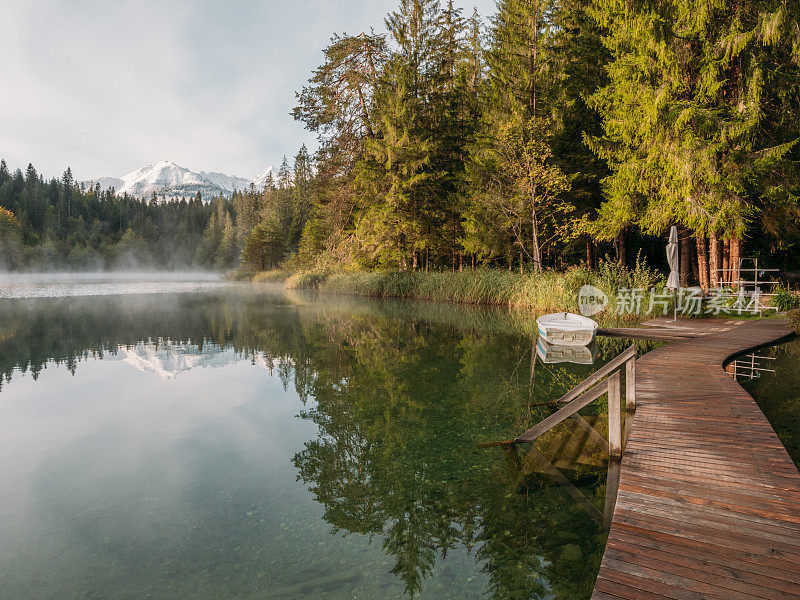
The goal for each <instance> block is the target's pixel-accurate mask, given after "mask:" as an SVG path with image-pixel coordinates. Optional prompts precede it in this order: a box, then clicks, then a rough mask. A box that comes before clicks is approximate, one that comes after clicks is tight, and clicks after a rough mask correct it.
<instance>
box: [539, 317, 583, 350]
mask: <svg viewBox="0 0 800 600" xmlns="http://www.w3.org/2000/svg"><path fill="white" fill-rule="evenodd" d="M536 324H537V325H538V326H539V335H540V336H541V337H542V339H544V341H546V342H547V343H549V344H554V345H557V346H588V345H589V344H591V343H592V340H594V336H595V334H596V333H597V327H598V325H597V321H593V320H592V319H590V318H589V317H584V316H582V315H576V314H574V313H566V312H563V313H552V314H549V315H542V316H541V317H539V318H538V319H536Z"/></svg>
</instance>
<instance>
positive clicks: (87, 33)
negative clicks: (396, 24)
mask: <svg viewBox="0 0 800 600" xmlns="http://www.w3.org/2000/svg"><path fill="white" fill-rule="evenodd" d="M395 4H396V3H395V2H393V1H391V2H390V1H388V0H351V1H350V2H331V1H330V0H308V1H301V2H285V0H281V1H272V0H271V1H263V2H253V1H230V2H214V1H210V0H205V1H194V2H192V1H188V0H181V1H168V0H160V1H156V0H135V1H132V0H129V1H118V2H113V3H110V2H99V1H87V0H77V1H57V0H51V1H32V2H25V3H11V2H6V3H5V6H4V7H2V8H0V11H2V14H1V15H0V56H3V57H5V60H4V64H3V67H2V79H3V82H4V84H3V87H4V91H3V93H2V94H0V156H2V157H4V158H5V159H6V160H7V162H8V163H9V165H10V166H11V167H12V168H13V167H17V166H19V167H23V168H24V166H25V165H27V163H28V162H33V163H34V164H35V165H36V166H37V168H38V169H39V170H40V172H43V173H45V174H46V175H47V176H56V175H58V174H60V173H61V172H62V171H63V170H64V169H65V168H66V166H67V165H70V166H72V168H73V171H74V172H75V173H76V175H77V177H78V178H79V179H89V178H95V177H100V176H107V175H112V176H119V175H123V174H125V173H128V172H130V171H132V170H134V169H136V168H138V167H140V166H142V165H144V164H147V163H151V162H156V161H159V160H165V159H169V160H173V161H175V162H177V163H178V164H181V165H184V166H186V167H188V168H190V169H193V170H198V171H199V170H216V171H223V172H227V173H230V174H236V175H240V176H244V177H252V176H254V175H255V174H256V173H257V172H259V171H260V170H262V169H263V168H264V167H265V166H266V165H269V164H278V163H279V162H280V159H281V156H282V155H283V154H287V155H290V156H291V155H292V154H293V153H294V152H296V150H297V148H299V146H300V145H301V144H302V143H306V144H308V145H309V146H313V144H314V137H313V136H312V135H311V134H309V133H308V132H306V131H304V130H303V128H302V126H301V125H300V124H299V123H296V122H294V121H293V120H292V118H291V116H289V113H290V111H291V109H292V107H293V106H294V93H295V91H297V90H299V89H300V88H301V87H302V85H303V83H304V82H305V81H306V80H307V79H308V77H309V76H310V74H311V71H312V70H313V69H314V68H315V67H316V66H317V65H318V64H319V62H320V61H321V59H322V53H321V49H322V48H323V47H324V46H325V45H326V44H327V42H328V40H329V39H330V37H331V35H332V34H333V33H334V32H343V31H347V32H348V33H357V32H360V31H364V30H367V29H369V28H370V27H371V26H372V27H375V28H376V29H382V28H383V17H384V15H385V14H386V13H387V12H388V11H389V10H392V9H393V8H394V6H395ZM478 4H479V9H480V10H482V12H483V13H487V14H488V13H489V12H491V10H492V7H493V5H494V2H493V1H492V0H481V1H480V2H479V3H478ZM470 10H471V9H470ZM465 12H466V11H465Z"/></svg>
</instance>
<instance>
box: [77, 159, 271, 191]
mask: <svg viewBox="0 0 800 600" xmlns="http://www.w3.org/2000/svg"><path fill="white" fill-rule="evenodd" d="M270 172H273V173H274V169H273V168H272V167H268V168H267V169H265V170H264V171H262V172H261V173H259V175H257V176H256V178H255V179H245V178H244V177H237V176H235V175H226V174H225V173H215V172H213V171H211V172H206V171H200V172H199V173H197V172H194V171H191V170H190V169H187V168H186V167H182V166H180V165H178V164H176V163H175V162H173V161H171V160H162V161H160V162H156V163H152V164H149V165H146V166H144V167H141V168H139V169H137V170H135V171H131V172H130V173H128V174H127V175H123V176H122V177H121V178H116V177H103V178H101V179H95V180H91V181H88V182H86V183H87V184H89V185H95V184H100V187H101V189H103V190H106V189H108V188H110V187H114V188H115V190H116V193H117V194H128V195H130V196H136V197H138V198H143V197H149V196H151V195H152V194H153V193H154V192H155V194H156V196H158V197H160V198H163V199H171V198H184V197H185V198H191V197H194V196H195V195H197V192H200V194H201V196H202V197H203V199H204V200H210V199H211V198H214V197H216V196H227V197H230V195H231V194H232V193H233V192H234V191H235V190H244V189H247V188H249V187H250V185H251V184H253V185H255V186H256V187H259V188H260V187H263V185H264V182H265V181H266V178H267V175H268V173H270Z"/></svg>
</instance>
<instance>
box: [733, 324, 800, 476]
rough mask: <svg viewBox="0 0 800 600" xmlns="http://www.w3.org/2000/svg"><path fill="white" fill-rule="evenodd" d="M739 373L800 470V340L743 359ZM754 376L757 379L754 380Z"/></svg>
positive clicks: (745, 386)
mask: <svg viewBox="0 0 800 600" xmlns="http://www.w3.org/2000/svg"><path fill="white" fill-rule="evenodd" d="M753 367H755V368H753ZM728 369H729V370H731V366H729V367H728ZM760 369H765V370H760ZM736 370H737V371H738V372H739V373H740V374H741V375H739V376H738V379H739V383H740V384H741V385H742V387H744V388H745V389H746V390H747V391H748V392H749V393H750V394H751V395H752V396H753V397H754V398H755V399H756V402H758V405H759V407H760V408H761V410H762V412H763V413H764V415H765V416H766V417H767V419H768V420H769V422H770V424H771V425H772V428H773V429H774V430H775V433H777V434H778V437H779V438H780V440H781V442H783V445H784V447H785V448H786V450H787V451H788V452H789V456H791V457H792V460H793V461H794V464H796V465H797V466H798V467H800V339H797V338H794V339H792V340H790V341H788V342H786V343H784V344H780V345H778V346H773V347H771V348H762V349H760V350H758V351H756V352H754V353H753V352H751V353H748V354H747V355H745V356H741V357H739V358H738V360H737V361H736ZM772 371H774V372H772ZM751 373H753V374H756V375H758V377H755V378H751Z"/></svg>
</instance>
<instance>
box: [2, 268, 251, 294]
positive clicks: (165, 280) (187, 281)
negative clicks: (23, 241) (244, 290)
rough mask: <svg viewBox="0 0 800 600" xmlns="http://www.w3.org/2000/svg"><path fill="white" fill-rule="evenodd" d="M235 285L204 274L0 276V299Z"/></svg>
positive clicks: (169, 291)
mask: <svg viewBox="0 0 800 600" xmlns="http://www.w3.org/2000/svg"><path fill="white" fill-rule="evenodd" d="M235 285H237V284H234V283H231V282H229V281H226V280H224V279H223V277H222V275H221V274H220V273H211V272H207V271H187V272H173V271H153V272H141V271H110V272H109V271H95V272H85V273H64V272H62V273H0V298H67V297H79V296H110V295H115V294H126V295H128V294H172V293H190V292H206V291H213V290H220V289H224V288H230V287H233V286H235Z"/></svg>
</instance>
